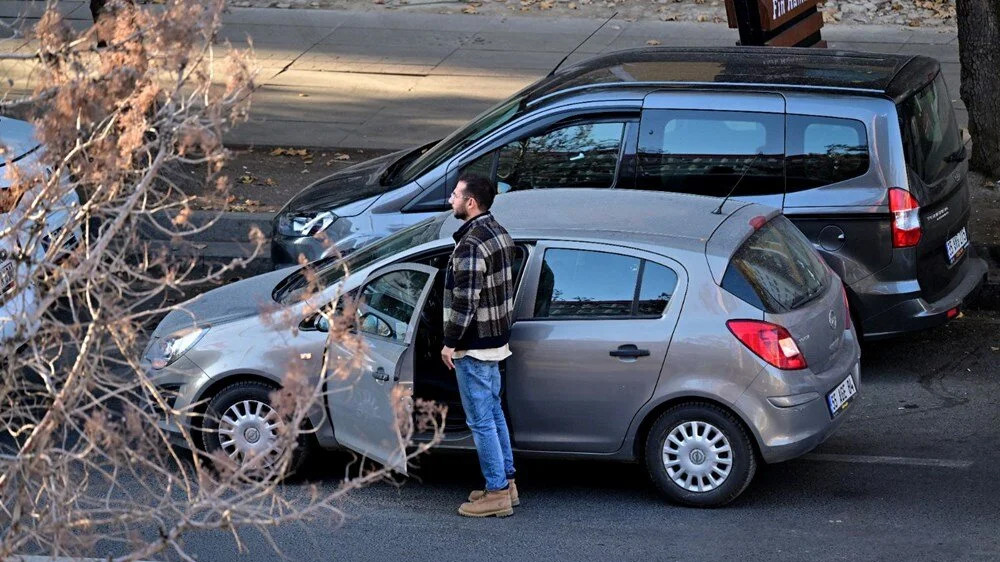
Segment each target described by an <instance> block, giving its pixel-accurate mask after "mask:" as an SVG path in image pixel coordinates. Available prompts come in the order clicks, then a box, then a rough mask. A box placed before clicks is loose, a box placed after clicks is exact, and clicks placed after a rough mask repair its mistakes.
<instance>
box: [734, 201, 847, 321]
mask: <svg viewBox="0 0 1000 562" xmlns="http://www.w3.org/2000/svg"><path fill="white" fill-rule="evenodd" d="M827 276H828V273H827V271H826V266H825V265H824V264H823V263H822V262H821V261H820V257H819V255H818V254H817V253H816V250H814V249H813V248H812V245H810V243H809V241H808V240H806V238H805V236H804V235H803V234H802V233H801V232H799V231H798V229H796V228H795V226H793V225H792V223H791V222H790V221H789V220H788V219H787V218H785V217H784V216H777V217H775V218H774V219H772V220H771V221H770V222H768V223H767V224H765V225H764V226H762V227H761V228H759V229H758V230H757V231H756V232H754V233H753V234H751V235H750V237H749V238H747V239H746V241H744V242H743V244H742V245H741V246H740V247H739V249H737V250H736V253H735V254H734V255H733V258H732V260H731V261H730V262H729V267H728V268H726V274H725V275H724V276H723V279H722V288H723V289H725V290H727V291H729V292H730V293H732V294H733V295H735V296H737V297H739V298H740V299H742V300H744V301H746V302H748V303H750V304H752V305H753V306H756V307H757V308H760V309H761V310H764V311H765V312H769V313H772V314H774V313H779V312H786V311H789V310H795V309H797V308H799V307H801V306H803V305H805V304H806V303H808V302H810V301H812V300H813V299H814V298H816V297H818V296H819V295H820V294H821V293H822V292H823V291H824V290H825V289H826V287H827V285H826V283H827V278H828V277H827Z"/></svg>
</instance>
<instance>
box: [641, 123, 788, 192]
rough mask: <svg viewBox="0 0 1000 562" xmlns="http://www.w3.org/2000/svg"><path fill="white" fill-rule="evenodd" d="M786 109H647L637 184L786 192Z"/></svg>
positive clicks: (680, 188)
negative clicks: (762, 111) (776, 111)
mask: <svg viewBox="0 0 1000 562" xmlns="http://www.w3.org/2000/svg"><path fill="white" fill-rule="evenodd" d="M784 136H785V124H784V115H781V114H771V113H754V112H741V111H704V110H646V111H644V112H643V116H642V122H641V124H640V134H639V147H638V170H637V176H636V187H637V188H638V189H648V190H656V191H674V192H681V193H694V194H698V195H711V196H715V197H724V196H725V195H726V194H728V193H729V191H730V190H731V189H732V188H733V186H736V185H737V182H739V185H738V186H737V189H736V191H735V192H734V193H733V196H734V197H739V196H740V195H744V196H750V195H773V194H781V193H783V192H784V188H785V179H784V150H785V144H784Z"/></svg>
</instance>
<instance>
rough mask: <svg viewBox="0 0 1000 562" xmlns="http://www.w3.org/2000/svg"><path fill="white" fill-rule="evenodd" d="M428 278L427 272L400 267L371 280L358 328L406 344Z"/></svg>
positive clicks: (364, 297) (364, 293) (362, 304)
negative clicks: (401, 268)
mask: <svg viewBox="0 0 1000 562" xmlns="http://www.w3.org/2000/svg"><path fill="white" fill-rule="evenodd" d="M427 280H428V274H427V273H425V272H422V271H411V270H400V271H393V272H390V273H386V274H385V275H382V276H380V277H376V278H375V279H374V280H372V281H369V282H368V284H367V285H365V287H364V288H363V289H362V290H361V299H362V300H361V303H360V304H359V305H358V324H357V325H358V331H359V332H361V333H364V334H369V335H373V336H378V337H382V338H386V339H391V340H394V341H397V342H399V343H404V342H405V341H406V334H407V330H408V329H409V324H410V320H411V319H412V318H413V312H414V310H415V307H416V305H417V301H418V300H419V299H420V295H421V292H422V291H423V289H424V285H426V283H427Z"/></svg>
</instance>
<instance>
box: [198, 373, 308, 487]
mask: <svg viewBox="0 0 1000 562" xmlns="http://www.w3.org/2000/svg"><path fill="white" fill-rule="evenodd" d="M275 390H277V387H276V386H274V385H271V384H267V383H263V382H259V381H240V382H236V383H233V384H231V385H229V386H227V387H225V388H223V389H222V390H221V391H219V392H218V393H217V394H216V395H215V396H214V397H213V398H212V400H211V401H210V402H209V403H208V408H207V410H206V411H205V418H204V420H203V422H202V431H201V436H202V445H203V448H204V450H205V452H207V453H208V454H210V455H211V454H214V453H216V452H218V451H222V452H223V453H224V454H226V455H228V456H229V457H230V458H234V456H233V453H234V451H235V452H236V457H235V460H241V458H242V455H243V454H246V453H244V452H243V451H247V452H250V450H256V451H264V450H266V449H267V447H266V441H263V440H264V439H266V438H267V433H268V429H267V428H268V427H269V426H270V425H271V424H270V423H267V422H269V421H270V420H269V418H268V414H267V412H273V410H271V394H272V393H273V392H274V391H275ZM248 408H249V409H248ZM241 415H245V416H246V421H241V424H242V425H239V426H238V427H236V424H234V423H233V421H234V420H238V419H239V417H240V416H241ZM220 425H221V426H222V427H221V430H220ZM226 429H232V430H236V429H239V430H240V431H239V432H237V435H240V436H242V437H237V435H233V439H231V440H229V441H228V442H227V441H225V440H224V439H223V438H222V437H223V435H224V433H223V432H225V431H226ZM271 435H272V436H273V433H272V434H271ZM241 446H242V447H243V448H241ZM246 448H249V450H247V449H246ZM314 449H315V441H314V439H313V436H312V435H311V434H309V433H300V434H299V436H298V440H297V443H296V446H295V449H294V451H292V458H291V460H290V462H289V465H288V469H287V470H286V471H285V473H284V474H283V475H282V477H283V478H289V477H291V476H293V475H295V474H296V473H298V472H299V471H300V470H301V469H302V467H303V466H304V465H305V464H306V461H307V460H308V458H309V457H310V456H311V454H312V453H313V451H314Z"/></svg>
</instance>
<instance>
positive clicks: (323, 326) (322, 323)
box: [314, 314, 330, 332]
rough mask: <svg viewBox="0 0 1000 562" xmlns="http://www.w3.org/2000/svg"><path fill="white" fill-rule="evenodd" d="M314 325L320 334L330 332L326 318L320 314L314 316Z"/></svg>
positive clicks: (328, 321)
mask: <svg viewBox="0 0 1000 562" xmlns="http://www.w3.org/2000/svg"><path fill="white" fill-rule="evenodd" d="M314 325H315V326H316V330H317V331H320V332H329V331H330V320H329V319H327V317H326V316H323V315H322V314H318V315H317V316H316V322H315V323H314Z"/></svg>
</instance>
